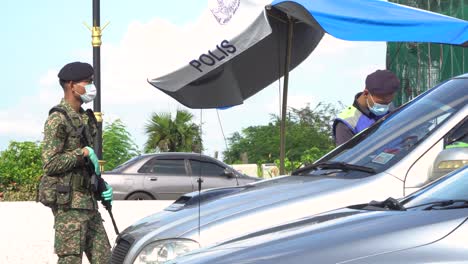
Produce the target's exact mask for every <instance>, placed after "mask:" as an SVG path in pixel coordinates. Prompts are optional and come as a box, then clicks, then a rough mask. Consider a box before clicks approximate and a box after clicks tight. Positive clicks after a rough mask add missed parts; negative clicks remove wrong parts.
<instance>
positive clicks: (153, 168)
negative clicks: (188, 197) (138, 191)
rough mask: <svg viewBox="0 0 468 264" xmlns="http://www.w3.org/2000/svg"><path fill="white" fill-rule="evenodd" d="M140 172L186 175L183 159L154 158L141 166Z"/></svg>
mask: <svg viewBox="0 0 468 264" xmlns="http://www.w3.org/2000/svg"><path fill="white" fill-rule="evenodd" d="M138 172H140V173H151V174H156V175H186V173H185V162H184V160H183V159H158V158H153V159H151V160H149V161H147V162H146V163H145V164H144V165H143V166H141V168H140V169H139V170H138Z"/></svg>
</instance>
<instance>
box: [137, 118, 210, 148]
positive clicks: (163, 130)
mask: <svg viewBox="0 0 468 264" xmlns="http://www.w3.org/2000/svg"><path fill="white" fill-rule="evenodd" d="M192 119H193V115H192V114H191V113H190V112H188V111H186V110H177V112H176V116H175V119H174V120H172V116H171V113H159V114H158V113H153V114H152V115H151V118H150V120H149V123H147V124H146V127H145V132H146V134H147V135H148V140H147V141H146V143H145V152H146V153H149V152H191V151H193V152H199V151H201V149H202V148H201V147H202V145H201V135H200V130H199V127H198V126H197V125H196V124H194V123H193V122H192Z"/></svg>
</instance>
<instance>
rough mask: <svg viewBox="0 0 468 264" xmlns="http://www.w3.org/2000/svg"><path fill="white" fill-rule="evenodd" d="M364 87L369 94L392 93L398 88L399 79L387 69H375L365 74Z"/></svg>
mask: <svg viewBox="0 0 468 264" xmlns="http://www.w3.org/2000/svg"><path fill="white" fill-rule="evenodd" d="M366 89H367V90H368V91H369V92H370V93H371V94H380V95H387V94H392V93H394V92H396V91H397V90H399V89H400V80H399V79H398V77H397V76H396V75H395V74H394V73H393V72H391V71H389V70H377V71H375V72H373V73H371V74H369V75H368V76H367V78H366Z"/></svg>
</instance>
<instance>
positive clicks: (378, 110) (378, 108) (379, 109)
mask: <svg viewBox="0 0 468 264" xmlns="http://www.w3.org/2000/svg"><path fill="white" fill-rule="evenodd" d="M369 95H370V98H371V100H372V102H373V103H374V105H373V106H372V107H370V106H369V101H367V107H369V110H370V111H371V112H372V113H374V115H376V116H381V115H385V114H386V113H387V112H388V108H389V106H390V104H388V105H385V104H378V103H376V102H375V101H374V98H372V95H371V94H369Z"/></svg>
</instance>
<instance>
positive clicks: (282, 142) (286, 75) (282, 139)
mask: <svg viewBox="0 0 468 264" xmlns="http://www.w3.org/2000/svg"><path fill="white" fill-rule="evenodd" d="M293 28H294V23H293V20H292V18H291V16H288V39H287V44H286V60H285V65H284V84H283V104H282V109H281V124H280V174H281V175H284V174H285V170H284V159H285V153H286V151H285V148H286V111H287V107H288V82H289V66H290V64H291V50H292V39H293Z"/></svg>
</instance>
